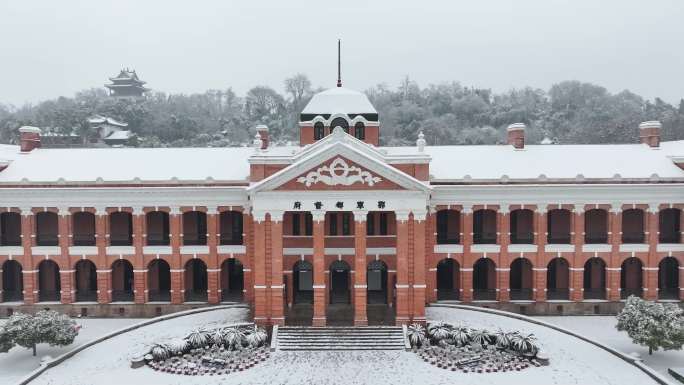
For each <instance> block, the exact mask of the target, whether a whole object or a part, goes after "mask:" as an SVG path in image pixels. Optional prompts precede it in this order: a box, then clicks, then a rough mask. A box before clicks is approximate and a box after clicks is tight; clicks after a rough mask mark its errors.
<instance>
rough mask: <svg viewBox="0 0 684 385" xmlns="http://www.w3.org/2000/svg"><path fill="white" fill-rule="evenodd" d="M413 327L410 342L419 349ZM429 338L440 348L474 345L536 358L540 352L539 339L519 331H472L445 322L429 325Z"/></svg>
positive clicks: (409, 330) (465, 327) (410, 331)
mask: <svg viewBox="0 0 684 385" xmlns="http://www.w3.org/2000/svg"><path fill="white" fill-rule="evenodd" d="M412 326H413V325H411V326H409V329H408V332H409V342H411V345H412V346H414V347H419V346H421V345H423V343H418V344H417V343H415V342H414V340H417V338H418V337H415V338H413V339H412V336H413V335H414V334H418V332H417V330H412ZM418 326H420V325H418ZM421 328H422V326H421ZM423 330H424V329H423ZM423 333H424V331H423ZM423 335H424V334H423ZM427 336H428V337H429V340H428V342H429V343H430V344H432V345H439V346H455V347H463V346H466V345H472V346H475V347H478V348H482V349H487V348H488V347H495V348H497V349H500V350H511V351H513V352H516V353H518V354H521V355H527V356H534V355H535V354H536V353H537V352H538V351H539V345H538V344H537V339H536V338H535V336H534V335H533V334H521V333H520V332H518V331H512V332H510V331H504V330H501V329H499V330H497V331H496V332H494V333H492V332H490V331H488V330H486V329H471V328H469V327H467V326H465V325H458V326H453V325H451V324H448V323H445V322H434V323H430V324H428V327H427Z"/></svg>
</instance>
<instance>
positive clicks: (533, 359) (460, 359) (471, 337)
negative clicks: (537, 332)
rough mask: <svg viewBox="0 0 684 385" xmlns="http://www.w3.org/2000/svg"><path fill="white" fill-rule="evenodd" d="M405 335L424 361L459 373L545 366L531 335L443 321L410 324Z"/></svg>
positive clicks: (543, 355)
mask: <svg viewBox="0 0 684 385" xmlns="http://www.w3.org/2000/svg"><path fill="white" fill-rule="evenodd" d="M408 337H409V340H410V342H411V345H412V347H413V352H414V353H416V354H418V356H419V357H420V358H421V359H422V360H423V361H424V362H426V363H429V364H432V365H434V366H436V367H438V368H442V369H446V370H451V371H454V372H455V371H460V372H463V373H497V372H509V371H521V370H524V369H527V368H529V367H533V366H537V367H538V366H543V365H548V363H549V360H548V357H546V355H545V354H543V353H540V352H539V346H538V345H537V340H536V338H535V337H534V335H533V334H522V333H520V332H517V331H514V332H504V331H502V330H499V331H497V332H489V331H487V330H485V329H472V328H469V327H467V326H464V325H458V326H454V325H451V324H448V323H445V322H435V323H430V324H428V327H427V329H425V328H424V327H423V326H421V325H411V326H409V328H408Z"/></svg>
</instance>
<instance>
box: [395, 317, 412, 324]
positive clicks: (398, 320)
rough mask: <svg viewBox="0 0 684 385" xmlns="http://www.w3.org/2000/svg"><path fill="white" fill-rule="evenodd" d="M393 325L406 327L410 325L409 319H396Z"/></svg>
mask: <svg viewBox="0 0 684 385" xmlns="http://www.w3.org/2000/svg"><path fill="white" fill-rule="evenodd" d="M394 323H395V324H396V325H397V326H400V325H408V324H410V323H411V320H410V319H409V317H397V318H396V320H395V321H394Z"/></svg>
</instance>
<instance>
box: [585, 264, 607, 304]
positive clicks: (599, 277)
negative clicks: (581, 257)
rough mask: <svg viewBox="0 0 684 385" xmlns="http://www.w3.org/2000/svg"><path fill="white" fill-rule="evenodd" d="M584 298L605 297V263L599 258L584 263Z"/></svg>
mask: <svg viewBox="0 0 684 385" xmlns="http://www.w3.org/2000/svg"><path fill="white" fill-rule="evenodd" d="M584 299H606V263H605V262H604V261H603V260H602V259H601V258H590V259H589V260H587V262H586V263H585V264H584Z"/></svg>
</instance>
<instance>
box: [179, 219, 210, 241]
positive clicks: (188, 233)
mask: <svg viewBox="0 0 684 385" xmlns="http://www.w3.org/2000/svg"><path fill="white" fill-rule="evenodd" d="M206 244H207V214H206V213H205V212H202V211H188V212H185V213H183V245H185V246H195V245H206Z"/></svg>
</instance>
